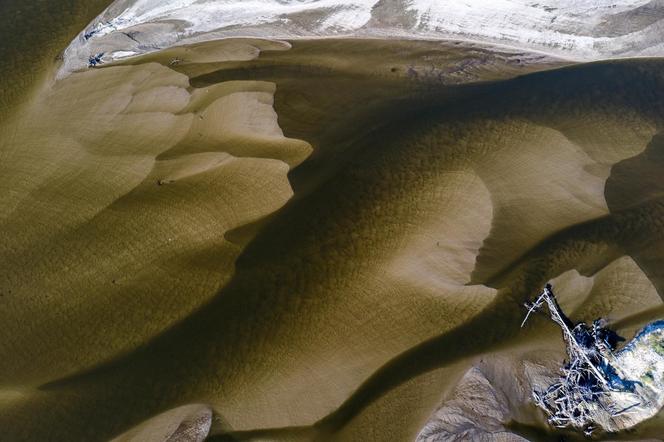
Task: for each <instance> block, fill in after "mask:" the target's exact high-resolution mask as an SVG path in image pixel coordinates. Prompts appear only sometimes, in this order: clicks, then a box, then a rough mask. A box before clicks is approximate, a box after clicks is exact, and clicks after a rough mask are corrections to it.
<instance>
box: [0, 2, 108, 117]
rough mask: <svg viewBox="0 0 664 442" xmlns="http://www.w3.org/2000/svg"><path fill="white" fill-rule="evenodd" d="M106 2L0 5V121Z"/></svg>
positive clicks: (106, 4) (7, 3) (15, 3)
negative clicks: (0, 85) (6, 111)
mask: <svg viewBox="0 0 664 442" xmlns="http://www.w3.org/2000/svg"><path fill="white" fill-rule="evenodd" d="M110 3H111V1H109V0H30V1H23V0H3V1H2V2H0V60H2V62H1V63H0V79H2V81H1V84H2V87H0V118H2V116H3V115H4V112H3V110H6V109H7V108H8V107H9V106H10V105H11V104H13V103H14V102H15V101H16V100H21V97H22V96H25V94H26V91H27V89H28V88H30V87H31V86H32V85H33V84H34V82H35V80H37V79H38V78H40V76H41V75H43V74H44V73H45V72H46V71H47V70H49V69H51V68H52V67H53V65H54V63H53V62H54V59H55V58H57V57H58V55H59V54H60V52H61V51H63V50H64V49H65V48H66V47H67V45H68V44H69V42H70V41H71V39H72V38H73V37H74V36H75V35H76V34H78V33H79V32H80V31H81V29H83V28H84V27H85V26H86V25H87V24H88V23H89V22H90V21H91V20H92V19H93V18H94V17H96V16H97V15H98V14H99V13H100V12H101V11H103V10H104V8H106V6H108V5H109V4H110Z"/></svg>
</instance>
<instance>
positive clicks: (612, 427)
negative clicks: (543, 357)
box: [521, 284, 664, 435]
mask: <svg viewBox="0 0 664 442" xmlns="http://www.w3.org/2000/svg"><path fill="white" fill-rule="evenodd" d="M545 305H546V307H547V308H548V311H549V315H550V316H551V319H552V320H553V321H554V322H555V323H556V324H558V325H559V326H560V328H561V329H562V332H563V339H564V340H565V344H566V347H567V356H568V360H567V361H566V362H565V364H564V365H563V367H562V368H561V370H560V373H561V376H560V377H559V378H558V379H557V380H556V381H555V382H554V383H553V384H551V385H550V386H549V387H548V388H546V389H545V390H543V391H540V390H537V389H536V390H534V391H533V398H534V401H535V404H536V405H537V406H538V407H539V408H541V409H542V410H544V411H545V413H546V414H547V416H548V421H549V424H551V425H552V426H554V427H557V428H566V427H571V428H575V429H579V430H582V431H584V433H585V434H586V435H590V434H591V433H592V432H593V431H595V430H596V429H597V428H601V429H602V430H604V431H607V432H615V431H619V430H623V429H626V428H630V427H633V426H634V425H636V424H638V423H639V422H642V421H644V420H646V419H648V418H650V417H652V416H654V415H655V414H657V412H658V411H659V410H660V409H661V408H662V406H663V405H664V321H661V320H660V321H655V322H652V323H650V324H648V325H646V326H645V327H644V328H643V329H642V330H641V331H640V332H639V333H637V334H636V336H635V337H634V338H633V339H632V340H631V341H630V342H629V343H627V344H626V345H625V346H624V347H623V348H622V349H620V350H617V347H618V343H619V342H620V341H624V339H623V338H621V337H620V336H618V335H617V334H616V333H615V332H614V331H613V330H611V329H609V328H608V327H607V326H606V321H604V320H602V319H597V320H595V321H594V322H593V323H592V324H591V325H588V324H586V323H585V322H579V323H577V324H574V323H573V322H572V321H571V320H570V319H569V318H568V317H567V316H566V315H565V313H564V312H563V311H562V309H561V308H560V306H559V305H558V302H557V301H556V298H555V296H554V294H553V290H552V287H551V285H549V284H547V286H546V287H545V288H544V290H543V291H542V293H541V294H540V295H539V297H538V298H537V299H536V300H535V301H534V302H533V303H527V304H526V307H527V308H528V314H527V315H526V318H525V319H524V320H523V323H522V324H521V326H522V327H523V325H524V324H525V323H526V321H527V320H528V318H529V316H530V314H531V313H533V312H535V311H539V310H541V309H543V308H544V306H545Z"/></svg>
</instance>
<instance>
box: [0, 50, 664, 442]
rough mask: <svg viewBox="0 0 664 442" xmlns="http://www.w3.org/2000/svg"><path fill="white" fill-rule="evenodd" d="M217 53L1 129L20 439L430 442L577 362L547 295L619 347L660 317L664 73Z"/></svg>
mask: <svg viewBox="0 0 664 442" xmlns="http://www.w3.org/2000/svg"><path fill="white" fill-rule="evenodd" d="M203 45H204V46H202V47H185V48H175V49H170V50H168V51H164V53H163V54H160V53H154V54H150V55H146V56H144V57H141V58H137V59H133V60H128V61H126V62H125V63H124V64H122V63H116V64H114V65H109V66H106V67H103V68H100V69H92V70H89V71H86V72H80V73H75V74H72V75H71V76H69V77H67V78H66V79H63V80H60V81H58V82H56V83H54V84H51V83H47V84H45V85H43V89H41V90H40V93H39V95H38V98H36V99H34V100H33V101H31V102H30V103H29V105H27V106H26V107H25V110H24V111H23V112H22V113H21V114H20V115H17V116H16V117H15V118H14V119H13V120H12V121H10V122H8V123H6V124H4V125H3V126H2V127H0V135H1V138H0V139H1V140H2V141H1V143H2V144H1V145H0V159H1V160H0V188H2V189H4V191H3V192H1V193H0V244H2V245H3V246H2V248H0V267H1V268H2V269H3V270H4V271H3V274H2V278H3V279H2V280H1V285H0V291H1V294H2V296H1V297H0V304H1V305H2V308H1V309H0V323H2V324H3V328H2V331H1V332H0V333H1V335H0V358H1V360H2V361H3V364H1V365H0V385H1V387H0V428H2V429H3V433H4V435H5V436H6V437H7V438H8V440H107V439H109V438H112V437H120V440H123V441H128V440H135V441H138V440H169V439H168V438H169V437H171V435H174V434H175V435H177V437H176V438H175V439H170V440H202V438H203V437H205V436H206V434H207V433H208V431H209V435H210V440H284V441H285V440H301V441H305V440H307V441H308V440H339V441H347V440H357V441H367V440H375V441H382V440H414V439H415V438H416V437H417V435H418V434H419V433H420V431H421V430H422V429H423V428H424V427H425V426H427V425H428V424H427V422H429V424H431V422H432V420H435V419H440V418H441V411H440V410H445V404H449V401H454V400H459V399H458V398H459V397H463V394H462V393H463V391H462V390H463V388H464V387H463V386H464V382H463V381H462V379H464V378H463V376H464V374H465V373H467V372H469V370H473V369H472V367H485V368H486V367H490V366H491V367H492V366H493V365H491V364H494V363H495V362H491V361H495V360H500V358H507V360H509V361H511V362H512V363H514V364H517V363H522V362H523V361H527V360H528V358H527V357H526V356H524V354H525V353H528V352H530V353H532V352H535V353H537V351H544V350H546V351H548V352H550V354H552V355H553V356H552V359H551V360H555V356H556V355H562V348H561V347H560V345H559V342H558V336H557V335H556V333H557V332H555V329H553V328H552V327H550V326H549V325H548V324H546V323H545V322H544V321H541V322H537V321H536V322H535V323H534V325H533V326H532V327H529V329H528V330H526V331H523V332H520V331H519V324H520V321H521V318H522V315H523V311H522V309H521V306H520V303H521V302H522V301H523V300H524V299H525V298H527V297H530V296H532V295H534V294H535V293H537V292H538V290H539V288H540V287H541V285H542V284H543V283H545V282H546V281H548V280H551V279H553V278H558V279H557V280H556V285H558V284H559V285H560V290H559V291H560V293H561V299H562V302H563V303H564V304H565V307H570V308H571V310H572V311H573V317H574V318H575V319H594V317H592V318H589V317H588V316H589V315H591V316H592V315H600V314H604V315H607V314H608V315H610V317H611V319H612V320H615V321H622V324H623V326H622V327H623V330H625V331H631V330H633V329H635V328H636V327H638V325H639V324H640V323H642V322H641V321H640V320H639V318H644V317H646V316H647V315H648V314H650V313H652V312H653V311H655V312H656V311H659V310H657V309H660V308H661V304H662V303H661V298H660V297H659V296H661V295H662V294H664V286H663V285H662V280H663V279H662V273H661V270H660V266H659V263H661V260H662V248H661V247H660V246H658V244H661V242H662V241H663V239H662V238H664V231H662V226H661V223H660V221H659V220H661V219H662V215H663V214H664V204H663V202H662V199H661V195H662V192H661V191H659V190H657V186H661V185H662V183H661V179H657V175H656V172H657V170H656V169H648V167H649V166H648V165H649V164H652V158H660V156H661V155H660V154H659V150H658V149H659V146H660V143H659V141H658V140H659V138H658V135H657V134H658V133H659V131H661V121H662V117H663V116H664V108H663V107H662V104H661V103H664V97H663V96H662V92H661V91H662V90H664V89H663V88H662V86H664V76H662V74H661V72H662V67H663V66H662V63H661V62H660V61H656V60H635V61H629V62H611V63H596V64H588V65H581V66H575V67H567V68H562V69H555V70H550V71H547V72H539V73H535V71H538V70H546V69H552V68H554V67H559V64H557V63H556V62H555V61H553V60H547V62H546V63H536V62H535V61H534V60H530V61H529V62H523V60H522V59H520V58H518V59H517V58H515V57H514V56H513V54H511V53H510V54H500V53H493V52H490V51H487V50H485V49H482V48H477V47H471V48H466V47H463V46H457V45H452V44H451V45H450V46H445V45H443V44H441V43H440V42H438V43H427V42H394V41H392V42H389V43H386V42H381V41H378V40H369V41H362V40H350V41H343V40H317V41H297V42H291V43H285V42H268V41H264V40H227V41H223V42H213V43H205V44H203ZM291 46H292V47H291ZM174 60H176V62H174ZM468 60H471V62H469V61H468ZM540 61H541V60H540ZM644 156H647V160H644ZM644 176H647V177H650V178H649V179H650V180H651V181H652V182H651V181H648V182H649V183H650V182H651V185H649V186H647V187H646V186H644V185H643V181H642V180H643V179H644ZM653 186H654V189H653ZM658 293H659V296H658ZM568 304H569V305H568ZM649 312H650V313H649ZM524 349H525V350H524ZM526 350H527V351H526ZM530 353H528V354H530ZM485 359H486V361H487V362H481V361H482V360H485ZM482 364H485V365H482ZM487 364H488V365H487ZM517 365H518V364H517ZM483 373H484V374H485V375H486V376H485V377H486V378H487V380H488V381H487V382H488V384H487V385H488V386H489V387H491V388H495V389H501V391H503V390H504V391H512V390H510V389H511V388H515V387H514V385H512V384H510V382H511V381H514V382H516V381H517V380H518V382H521V381H523V379H522V378H520V377H514V378H515V379H512V378H511V377H510V376H509V375H508V374H505V373H502V374H500V375H498V374H496V372H495V370H494V371H491V370H489V369H488V368H487V369H486V370H484V372H483ZM487 373H488V374H487ZM496 385H497V386H496ZM489 387H487V388H489ZM526 396H527V395H524V398H525V397H526ZM455 398H456V399H455ZM524 400H525V399H524ZM496 406H498V405H496ZM520 406H524V407H526V408H527V407H528V404H526V405H523V404H521V405H520ZM494 408H495V407H494ZM506 410H508V411H506V412H505V414H504V415H501V416H503V417H502V418H501V419H502V420H501V419H498V420H497V422H499V425H502V426H504V428H505V431H507V432H517V433H518V432H520V431H521V432H524V431H526V430H524V428H526V427H527V430H528V431H535V432H537V431H539V432H540V433H538V434H540V435H541V434H545V433H546V432H545V430H543V429H542V426H543V420H542V416H539V415H537V414H535V413H534V412H532V413H530V414H529V413H527V412H520V414H519V413H515V412H514V411H513V410H511V409H509V407H508V408H507V409H506ZM531 411H532V410H531ZM442 415H443V418H444V413H442ZM510 419H514V420H516V421H517V422H518V424H519V425H520V426H519V425H516V426H515V425H512V423H511V422H508V421H509V420H510ZM503 421H504V422H503ZM427 428H429V427H427ZM644 428H645V429H646V430H644V431H645V433H643V434H645V435H656V434H659V433H657V431H658V429H661V428H662V426H661V423H657V422H655V423H654V424H652V423H651V424H649V426H648V425H647V426H645V427H644ZM120 435H122V436H120ZM641 436H642V434H641V433H631V434H628V435H624V437H623V438H632V439H634V438H638V437H641ZM538 437H539V436H538ZM178 438H179V439H178ZM434 440H435V439H434Z"/></svg>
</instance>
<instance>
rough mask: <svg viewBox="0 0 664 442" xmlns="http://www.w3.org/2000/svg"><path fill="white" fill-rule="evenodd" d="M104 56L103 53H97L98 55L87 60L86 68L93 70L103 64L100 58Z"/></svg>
mask: <svg viewBox="0 0 664 442" xmlns="http://www.w3.org/2000/svg"><path fill="white" fill-rule="evenodd" d="M103 56H104V53H103V52H99V53H98V54H94V55H91V56H90V58H89V59H88V67H89V68H93V67H95V66H98V65H100V64H102V63H103V61H102V57H103Z"/></svg>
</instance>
